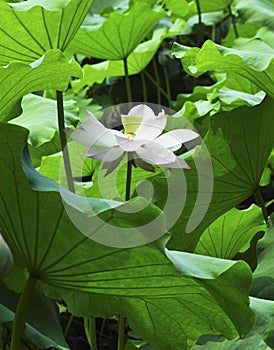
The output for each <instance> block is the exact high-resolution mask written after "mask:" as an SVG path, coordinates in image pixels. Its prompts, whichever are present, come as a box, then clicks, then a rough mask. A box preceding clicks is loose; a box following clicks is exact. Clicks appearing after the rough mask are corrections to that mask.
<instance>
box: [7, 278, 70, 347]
mask: <svg viewBox="0 0 274 350" xmlns="http://www.w3.org/2000/svg"><path fill="white" fill-rule="evenodd" d="M18 297H19V296H18V294H16V293H13V292H11V291H9V290H8V289H7V288H6V287H5V286H4V285H2V284H1V285H0V311H1V312H0V322H1V323H4V322H11V321H13V319H14V313H15V309H16V305H17V302H18ZM41 315H43V317H41ZM24 319H25V320H26V327H25V333H26V335H27V336H29V337H30V338H31V339H32V341H33V342H34V343H35V344H36V345H37V346H38V347H39V349H48V348H49V347H50V348H51V347H54V348H56V349H58V350H69V347H68V345H67V343H66V341H65V339H64V336H63V332H62V328H61V326H60V323H59V318H58V314H57V310H56V305H55V304H54V303H53V302H52V301H51V300H49V299H47V298H46V297H45V296H44V295H43V294H41V293H39V292H38V291H34V293H33V295H32V298H31V302H30V304H29V306H28V308H27V311H26V314H25V316H24Z"/></svg>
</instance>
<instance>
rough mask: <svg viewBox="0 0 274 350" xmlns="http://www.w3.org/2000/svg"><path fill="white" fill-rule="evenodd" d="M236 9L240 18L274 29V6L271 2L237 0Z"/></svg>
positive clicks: (269, 0)
mask: <svg viewBox="0 0 274 350" xmlns="http://www.w3.org/2000/svg"><path fill="white" fill-rule="evenodd" d="M235 7H236V9H237V11H238V12H239V15H240V17H241V18H242V19H243V20H244V21H246V22H251V23H261V24H263V25H265V26H267V27H269V28H270V29H271V30H273V29H274V20H273V18H274V4H273V1H271V0H236V1H235Z"/></svg>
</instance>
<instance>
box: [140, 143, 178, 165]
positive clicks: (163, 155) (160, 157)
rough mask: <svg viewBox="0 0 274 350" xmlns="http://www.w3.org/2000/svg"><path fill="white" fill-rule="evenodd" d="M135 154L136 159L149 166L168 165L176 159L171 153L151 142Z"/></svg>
mask: <svg viewBox="0 0 274 350" xmlns="http://www.w3.org/2000/svg"><path fill="white" fill-rule="evenodd" d="M135 153H136V154H137V156H138V157H140V158H141V159H143V160H144V161H146V162H148V163H150V164H158V165H161V164H169V163H173V162H174V161H175V159H176V156H175V155H174V154H173V152H171V151H170V150H168V149H165V148H164V147H162V146H160V145H158V144H154V143H152V142H151V143H149V144H147V145H145V146H143V147H140V148H138V149H137V150H136V151H135Z"/></svg>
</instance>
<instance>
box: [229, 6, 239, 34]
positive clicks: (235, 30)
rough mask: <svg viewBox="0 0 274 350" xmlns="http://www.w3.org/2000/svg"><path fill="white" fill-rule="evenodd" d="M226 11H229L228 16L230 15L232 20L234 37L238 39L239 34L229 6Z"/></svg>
mask: <svg viewBox="0 0 274 350" xmlns="http://www.w3.org/2000/svg"><path fill="white" fill-rule="evenodd" d="M228 11H229V15H230V17H231V20H232V26H233V30H234V33H235V37H236V38H239V33H238V29H237V26H236V20H235V16H234V15H233V13H232V9H231V5H229V6H228Z"/></svg>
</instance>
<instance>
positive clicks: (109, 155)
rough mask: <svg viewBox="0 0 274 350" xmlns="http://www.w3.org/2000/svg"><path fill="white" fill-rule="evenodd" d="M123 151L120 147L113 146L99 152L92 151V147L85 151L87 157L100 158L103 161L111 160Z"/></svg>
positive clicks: (119, 155)
mask: <svg viewBox="0 0 274 350" xmlns="http://www.w3.org/2000/svg"><path fill="white" fill-rule="evenodd" d="M123 153H125V152H124V151H123V150H122V149H121V148H120V147H114V148H111V149H109V150H107V151H104V152H101V153H93V152H92V148H91V149H89V150H88V151H87V152H86V154H85V155H86V156H87V157H91V158H93V159H97V160H101V161H103V162H113V161H114V160H116V159H118V158H119V157H121V156H122V155H123Z"/></svg>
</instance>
